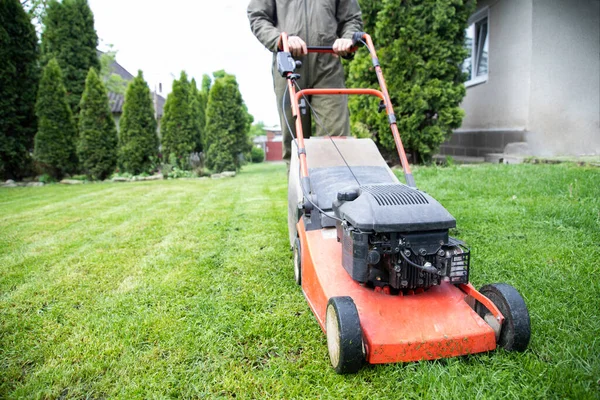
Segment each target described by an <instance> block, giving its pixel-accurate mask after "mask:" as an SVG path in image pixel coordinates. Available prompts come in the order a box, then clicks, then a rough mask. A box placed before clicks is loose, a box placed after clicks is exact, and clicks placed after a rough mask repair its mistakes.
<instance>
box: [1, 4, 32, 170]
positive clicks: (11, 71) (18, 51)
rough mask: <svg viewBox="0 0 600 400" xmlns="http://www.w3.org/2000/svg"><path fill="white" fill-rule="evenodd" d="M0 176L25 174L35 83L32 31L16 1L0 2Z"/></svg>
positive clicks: (29, 22)
mask: <svg viewBox="0 0 600 400" xmlns="http://www.w3.org/2000/svg"><path fill="white" fill-rule="evenodd" d="M0 60H1V61H0V176H1V177H4V178H20V177H22V176H24V174H26V173H28V172H29V171H28V169H29V166H30V157H29V152H30V150H31V149H32V148H33V137H34V136H35V132H36V129H37V127H36V118H35V98H36V92H37V86H38V79H39V69H38V64H37V62H38V46H37V37H36V35H35V28H34V26H33V25H32V24H31V21H30V19H29V16H28V15H27V13H26V12H25V11H24V10H23V7H22V6H21V4H20V2H19V0H2V1H0Z"/></svg>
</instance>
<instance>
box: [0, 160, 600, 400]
mask: <svg viewBox="0 0 600 400" xmlns="http://www.w3.org/2000/svg"><path fill="white" fill-rule="evenodd" d="M415 177H416V179H417V183H418V184H419V186H420V187H421V188H422V189H424V190H426V191H427V192H428V193H430V194H431V195H433V196H434V197H436V198H437V199H438V200H439V201H440V202H441V203H442V204H443V205H444V206H446V207H447V208H448V209H449V211H450V212H451V213H452V214H453V215H454V216H455V217H456V219H457V221H458V229H457V230H456V231H455V232H454V234H455V235H456V236H458V237H459V238H461V239H463V240H465V241H466V242H467V243H469V245H470V246H471V250H472V260H473V261H472V270H471V281H472V282H473V283H474V285H475V286H476V287H479V286H481V285H483V284H485V283H491V282H507V283H510V284H512V285H514V286H515V287H516V288H517V289H518V290H519V291H520V292H521V294H522V295H523V296H524V298H525V300H526V302H527V305H528V307H529V311H530V314H531V322H532V341H531V344H530V347H529V349H528V350H527V351H526V352H525V353H520V354H514V353H508V352H504V351H502V350H499V351H496V352H491V353H486V354H479V355H473V356H469V357H459V358H453V359H448V360H438V361H431V362H418V363H405V364H395V365H383V366H367V367H365V368H364V369H362V370H361V371H360V372H359V373H358V374H356V375H354V376H338V375H336V374H335V373H334V372H333V370H332V369H331V367H330V365H329V361H328V356H327V346H326V340H325V336H324V335H323V333H322V332H321V330H320V328H319V327H318V324H317V322H316V320H315V318H314V317H313V316H312V313H311V312H310V310H309V308H308V305H307V303H306V301H305V300H304V298H303V295H302V293H301V290H300V289H299V288H298V286H296V285H295V284H294V280H293V270H292V267H291V253H290V252H289V244H288V242H287V226H286V212H287V211H286V207H287V196H286V178H285V166H282V165H253V166H248V167H245V168H244V171H243V172H242V173H241V174H239V175H238V176H237V177H235V178H234V179H228V180H199V181H198V180H197V181H185V180H183V181H182V180H179V181H164V182H146V183H132V184H123V185H119V184H96V185H82V186H76V187H64V186H59V185H51V186H46V187H41V188H14V189H0V224H1V225H0V313H1V315H2V318H1V321H0V397H1V398H23V397H25V398H59V397H61V398H82V397H89V398H102V397H104V398H157V397H159V398H160V397H178V398H198V397H200V398H201V397H205V398H232V397H237V398H267V397H270V398H286V399H289V398H303V397H304V398H316V397H318V398H348V399H352V398H356V399H360V398H422V397H427V398H458V397H461V398H477V397H480V398H599V397H600V390H599V388H600V385H599V384H598V379H600V360H599V357H598V354H599V353H600V343H599V342H598V339H597V337H599V336H600V328H599V327H600V323H599V322H598V321H599V320H600V311H599V307H598V300H597V299H598V297H599V295H600V284H599V282H598V279H597V276H598V274H599V272H600V271H599V269H600V268H599V267H598V259H599V258H600V257H599V256H600V233H599V232H600V200H599V199H600V170H599V169H593V168H585V167H575V166H572V165H551V166H548V165H521V166H491V165H487V166H477V167H451V168H435V167H427V168H417V169H416V170H415Z"/></svg>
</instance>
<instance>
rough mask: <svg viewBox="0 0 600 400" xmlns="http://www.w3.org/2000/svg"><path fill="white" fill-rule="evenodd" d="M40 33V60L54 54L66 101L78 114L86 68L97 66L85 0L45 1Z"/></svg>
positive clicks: (91, 18) (94, 36)
mask: <svg viewBox="0 0 600 400" xmlns="http://www.w3.org/2000/svg"><path fill="white" fill-rule="evenodd" d="M44 25H45V27H44V32H43V33H42V62H43V63H46V62H48V60H49V59H50V58H56V60H57V61H58V65H60V68H61V69H62V71H63V77H64V83H65V87H66V89H67V95H68V99H69V105H70V106H71V110H72V111H73V114H74V115H75V116H77V115H78V114H79V102H80V100H81V94H82V93H83V90H84V86H85V81H86V77H87V74H88V71H89V70H90V68H95V69H96V70H97V71H99V70H100V61H99V59H98V54H97V52H96V47H97V46H98V35H97V34H96V30H95V29H94V15H93V14H92V10H91V9H90V7H89V5H88V2H87V0H64V1H63V2H62V3H59V2H58V1H56V0H52V1H51V2H50V3H49V4H48V8H47V10H46V16H45V18H44Z"/></svg>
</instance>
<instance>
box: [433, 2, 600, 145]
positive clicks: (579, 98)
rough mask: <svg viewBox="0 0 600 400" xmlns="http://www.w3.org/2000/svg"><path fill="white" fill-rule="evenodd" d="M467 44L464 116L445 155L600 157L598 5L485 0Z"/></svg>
mask: <svg viewBox="0 0 600 400" xmlns="http://www.w3.org/2000/svg"><path fill="white" fill-rule="evenodd" d="M466 45H467V47H468V48H469V51H470V57H469V58H468V59H467V60H466V61H465V64H464V66H463V67H464V70H465V71H466V72H467V73H468V74H469V78H468V81H467V82H466V84H465V85H466V87H467V95H466V97H465V98H464V100H463V103H462V108H463V109H464V111H465V114H466V115H465V118H464V120H463V124H462V127H461V128H460V129H458V130H456V131H455V132H454V135H453V136H452V138H451V139H450V140H449V141H447V142H446V143H444V144H443V145H442V146H441V148H440V153H441V154H445V155H456V156H478V157H483V156H485V155H486V154H489V153H502V152H503V151H504V148H505V147H506V145H508V144H509V143H514V142H524V143H526V145H524V148H525V149H526V151H528V153H529V154H532V155H540V156H550V155H582V154H600V122H599V121H600V116H599V114H600V56H599V54H600V1H599V0H479V1H478V2H477V10H476V12H475V13H474V14H473V15H472V16H471V18H470V21H469V27H468V29H467V41H466Z"/></svg>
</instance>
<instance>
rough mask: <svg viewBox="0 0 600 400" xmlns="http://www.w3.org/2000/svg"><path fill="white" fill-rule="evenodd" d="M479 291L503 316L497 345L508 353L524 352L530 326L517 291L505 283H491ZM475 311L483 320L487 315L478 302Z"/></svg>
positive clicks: (527, 315)
mask: <svg viewBox="0 0 600 400" xmlns="http://www.w3.org/2000/svg"><path fill="white" fill-rule="evenodd" d="M479 291H480V292H481V294H482V295H484V296H485V297H487V298H488V299H490V300H491V301H492V303H494V305H495V306H496V307H498V309H499V310H500V312H501V313H502V315H503V316H504V323H503V324H502V328H501V330H500V337H499V338H498V345H499V346H501V347H503V348H504V349H505V350H508V351H525V349H526V348H527V345H528V344H529V337H530V335H531V326H530V321H529V312H528V311H527V306H526V305H525V301H524V300H523V297H521V295H520V294H519V292H517V289H515V288H514V287H512V286H511V285H508V284H506V283H493V284H490V285H485V286H483V287H482V288H481V289H480V290H479ZM475 311H476V312H477V314H479V316H480V317H481V318H484V319H485V315H486V314H487V313H489V311H488V310H487V308H485V307H484V306H483V304H481V303H479V302H477V304H476V306H475Z"/></svg>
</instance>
